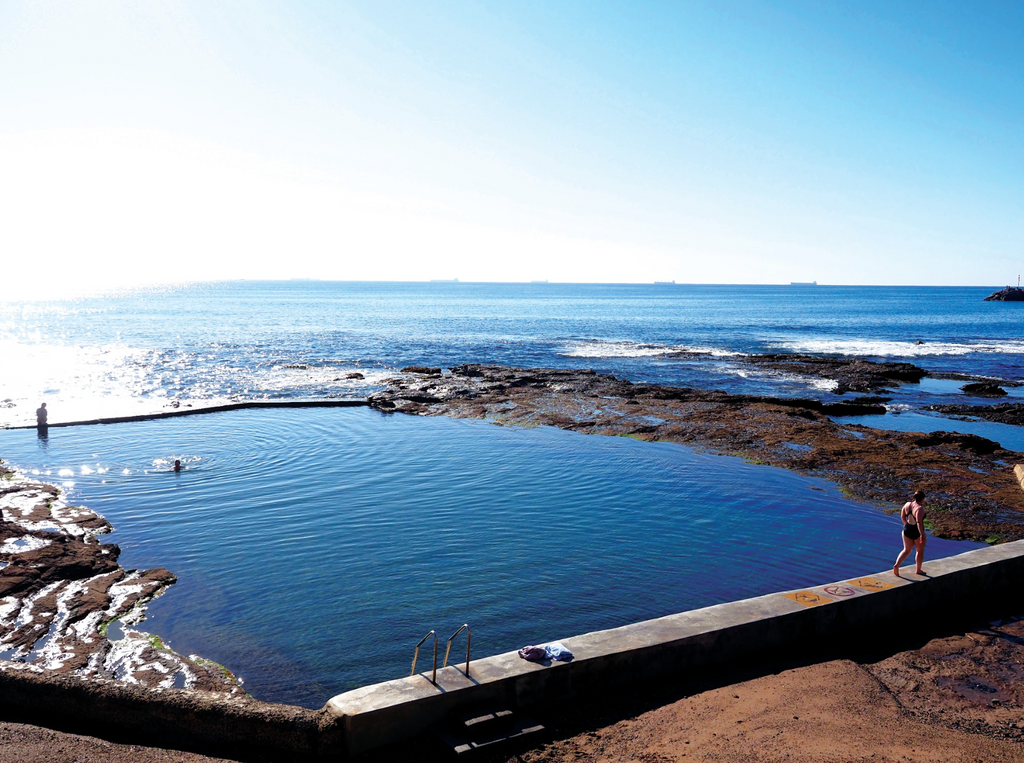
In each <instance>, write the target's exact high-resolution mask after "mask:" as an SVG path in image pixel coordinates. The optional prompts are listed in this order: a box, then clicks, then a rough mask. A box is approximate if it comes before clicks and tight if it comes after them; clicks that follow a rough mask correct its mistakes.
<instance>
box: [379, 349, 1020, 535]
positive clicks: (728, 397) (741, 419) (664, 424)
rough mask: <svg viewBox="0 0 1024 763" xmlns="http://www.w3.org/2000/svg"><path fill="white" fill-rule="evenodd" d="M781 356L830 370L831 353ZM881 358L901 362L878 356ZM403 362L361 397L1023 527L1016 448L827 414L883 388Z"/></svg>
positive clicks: (964, 521) (852, 382)
mask: <svg viewBox="0 0 1024 763" xmlns="http://www.w3.org/2000/svg"><path fill="white" fill-rule="evenodd" d="M764 362H766V363H767V362H781V361H777V360H774V359H773V360H766V361H764ZM786 362H787V363H796V364H804V365H806V366H808V367H809V368H812V369H814V368H818V369H826V368H827V369H829V370H828V373H830V374H831V373H834V371H835V369H834V368H832V367H831V365H830V364H831V363H834V361H831V362H830V363H828V364H826V363H822V364H818V363H811V362H809V361H807V360H806V359H803V358H796V359H794V358H789V359H788V360H787V361H786ZM846 365H847V368H848V369H852V367H853V366H854V365H857V366H862V367H863V369H862V371H863V370H864V369H866V370H868V371H870V373H868V374H866V375H865V374H864V373H863V372H861V373H859V374H852V373H851V375H850V376H849V377H848V379H847V381H846V382H845V385H846V386H847V388H849V389H851V390H863V391H879V390H880V389H884V385H885V384H889V385H891V384H892V383H894V382H895V381H897V380H898V379H899V376H900V375H906V374H910V375H911V376H917V374H918V371H920V369H917V370H914V367H913V366H910V367H909V368H905V367H904V366H907V365H908V364H871V363H870V362H869V361H858V362H857V363H856V364H852V363H849V362H847V363H846ZM888 365H896V366H899V368H893V369H889V368H884V367H883V368H878V366H888ZM403 371H404V372H405V374H404V375H403V376H401V377H394V378H391V379H388V380H387V384H388V386H387V388H386V389H385V390H383V391H381V392H379V393H377V394H374V395H372V396H371V397H370V398H369V401H370V405H372V406H373V407H375V408H377V409H378V410H381V411H384V412H399V411H400V412H403V413H411V414H416V415H424V416H451V417H455V418H479V419H489V420H492V421H494V422H496V423H500V424H508V425H515V426H554V427H558V428H560V429H566V430H572V431H577V432H583V433H588V434H603V435H620V436H628V437H635V438H637V439H641V440H663V441H669V442H678V443H683V444H686V445H690V446H694V447H699V448H704V449H707V450H709V451H711V452H715V453H720V454H724V455H732V456H740V457H742V458H745V459H747V460H750V461H754V462H757V463H763V464H769V465H772V466H780V467H783V468H786V469H791V470H793V471H796V472H799V473H801V474H807V475H810V476H816V477H822V478H825V479H828V480H831V481H834V482H836V483H838V484H839V485H840V486H841V487H842V489H843V490H844V491H846V492H847V493H848V494H849V495H850V496H851V497H853V498H855V499H857V500H861V501H865V502H868V503H871V504H874V505H876V506H878V507H879V508H881V509H883V510H886V511H890V512H892V511H895V510H897V509H898V507H899V506H900V505H902V503H903V502H904V501H905V500H907V496H908V495H910V494H911V493H913V492H914V490H915V489H923V490H925V491H927V492H928V493H929V495H930V498H931V510H930V517H929V523H930V524H931V528H932V532H934V533H935V534H936V535H938V536H939V537H944V538H951V539H972V540H979V541H987V542H993V543H994V542H1002V541H1008V540H1017V539H1020V538H1024V491H1022V490H1021V487H1020V485H1019V484H1018V481H1017V479H1016V478H1015V476H1014V474H1013V466H1014V465H1015V464H1017V463H1021V462H1024V455H1022V454H1020V453H1017V452H1015V451H1009V450H1006V449H1004V448H1002V447H1001V446H1000V445H999V444H998V443H996V442H993V441H991V440H987V439H985V438H983V437H977V436H974V435H966V434H959V433H955V432H934V433H931V434H921V433H913V432H892V431H884V430H879V429H873V428H870V427H864V426H859V425H850V424H839V423H836V422H835V421H833V420H832V419H831V418H830V417H831V416H851V415H857V414H863V413H881V412H884V410H885V409H884V407H882V405H881V402H882V401H883V400H884V398H877V397H867V398H864V397H861V398H857V399H854V400H851V401H849V402H845V401H840V402H835V403H823V402H821V401H818V400H810V399H794V398H775V397H762V396H752V395H735V394H729V393H726V392H717V391H706V390H698V389H689V388H676V387H659V386H652V385H644V384H633V383H632V382H629V381H625V380H622V379H617V378H615V377H613V376H609V375H603V374H597V373H595V372H593V371H569V370H563V369H537V368H531V369H525V368H508V367H503V366H486V365H476V364H465V365H459V366H454V367H452V368H451V369H450V370H449V371H448V372H442V370H441V369H439V368H421V367H417V368H407V369H403ZM823 373H824V371H823ZM921 373H922V374H923V372H921ZM918 378H920V377H918Z"/></svg>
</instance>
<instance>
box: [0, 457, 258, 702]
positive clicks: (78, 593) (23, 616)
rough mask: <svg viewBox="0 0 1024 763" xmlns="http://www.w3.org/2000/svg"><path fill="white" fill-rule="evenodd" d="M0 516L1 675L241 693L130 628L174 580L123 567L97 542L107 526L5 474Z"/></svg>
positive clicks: (50, 490) (209, 669) (36, 485)
mask: <svg viewBox="0 0 1024 763" xmlns="http://www.w3.org/2000/svg"><path fill="white" fill-rule="evenodd" d="M0 512H2V519H3V521H2V522H0V568H2V572H0V657H2V658H3V659H2V660H0V671H9V670H21V671H32V672H43V671H46V672H50V673H58V674H59V673H71V674H75V675H78V676H84V677H89V678H95V679H100V680H112V681H120V682H123V683H128V684H137V685H139V686H142V687H147V688H173V687H177V688H187V689H201V690H205V691H207V692H215V693H220V694H224V695H228V696H232V695H236V694H242V693H243V692H242V689H241V687H240V686H239V685H238V681H237V679H236V678H235V677H234V676H232V675H231V673H230V672H229V671H227V670H226V669H225V668H223V667H221V666H220V665H217V664H216V663H213V662H209V661H206V660H203V659H202V658H200V657H196V656H194V655H193V656H192V657H184V656H182V655H179V654H177V653H175V652H174V651H172V650H170V649H169V648H167V647H166V646H165V645H164V644H163V643H161V641H160V639H159V638H157V637H156V636H153V635H150V634H148V633H145V632H143V631H140V630H138V629H137V628H135V627H133V626H135V625H137V624H138V623H139V622H141V621H142V620H143V618H144V617H145V604H146V602H148V601H150V600H151V599H153V598H154V597H155V596H158V595H160V593H162V592H163V591H164V590H165V589H166V588H167V587H168V586H169V585H171V584H172V583H174V582H175V577H174V575H172V574H171V573H170V572H168V571H167V570H165V569H154V570H126V569H124V568H122V567H121V566H120V564H118V556H119V555H120V551H121V550H120V549H119V548H118V547H117V546H116V545H114V544H104V543H101V542H100V541H99V536H100V535H102V534H104V533H108V532H110V530H111V527H110V524H109V523H108V522H107V521H106V520H105V519H104V518H103V517H101V516H99V515H98V514H96V513H94V512H92V511H90V510H89V509H87V508H84V507H81V506H68V505H67V504H66V503H65V502H64V501H63V500H62V494H61V491H60V489H59V488H57V487H55V486H54V485H48V484H45V483H42V482H38V481H35V480H32V479H27V478H25V477H24V476H22V475H19V474H17V473H15V472H13V471H11V470H10V469H7V468H5V467H2V466H0ZM115 636H116V637H115Z"/></svg>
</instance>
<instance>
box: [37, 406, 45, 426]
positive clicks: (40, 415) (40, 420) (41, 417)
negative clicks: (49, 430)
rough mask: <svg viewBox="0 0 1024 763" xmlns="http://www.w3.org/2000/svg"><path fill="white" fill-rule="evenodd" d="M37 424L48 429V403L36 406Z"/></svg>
mask: <svg viewBox="0 0 1024 763" xmlns="http://www.w3.org/2000/svg"><path fill="white" fill-rule="evenodd" d="M36 426H37V427H39V428H40V429H46V426H47V424H46V403H43V404H42V405H40V406H39V407H38V408H36Z"/></svg>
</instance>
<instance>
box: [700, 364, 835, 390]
mask: <svg viewBox="0 0 1024 763" xmlns="http://www.w3.org/2000/svg"><path fill="white" fill-rule="evenodd" d="M720 370H721V371H722V372H723V373H727V374H732V375H733V376H738V377H740V378H741V379H771V380H772V381H774V382H783V383H789V384H802V385H804V386H807V387H810V388H811V389H816V390H820V391H822V392H834V391H835V390H836V388H837V387H839V382H838V381H836V380H835V379H819V378H817V377H814V376H801V375H799V374H792V373H787V372H785V371H774V370H770V369H766V368H757V367H750V366H746V367H744V366H724V367H723V368H721V369H720Z"/></svg>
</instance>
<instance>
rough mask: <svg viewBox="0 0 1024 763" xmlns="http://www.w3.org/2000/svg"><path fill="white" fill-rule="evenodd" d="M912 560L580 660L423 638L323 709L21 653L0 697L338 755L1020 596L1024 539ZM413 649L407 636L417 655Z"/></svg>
mask: <svg viewBox="0 0 1024 763" xmlns="http://www.w3.org/2000/svg"><path fill="white" fill-rule="evenodd" d="M912 569H913V568H912V567H909V566H908V567H905V568H904V570H903V574H904V577H903V578H896V577H895V576H894V575H893V574H892V571H891V570H886V571H884V572H880V573H876V574H871V575H864V576H861V577H858V578H852V579H849V580H845V581H841V582H838V583H832V584H828V585H822V586H815V587H812V588H807V589H801V590H796V591H785V592H779V593H773V594H768V595H766V596H758V597H756V598H751V599H744V600H740V601H734V602H729V603H727V604H719V605H715V606H712V607H705V608H703V609H697V610H692V611H690V612H683V613H679V614H674V615H668V616H666V617H661V618H657V619H654V620H648V621H645V622H639V623H633V624H631V625H626V626H622V627H620V628H613V629H610V630H604V631H596V632H593V633H587V634H584V635H580V636H573V637H570V638H564V639H562V643H563V644H564V645H565V646H567V647H568V648H569V649H570V650H572V652H573V654H574V655H575V659H574V660H573V661H571V662H556V663H553V664H537V663H531V662H527V661H525V660H522V659H520V658H519V656H518V655H517V654H516V653H515V652H509V653H506V654H499V655H495V656H493V657H485V658H482V659H479V660H475V661H473V662H472V663H471V666H470V676H469V678H467V677H466V675H465V673H464V670H463V669H464V663H462V664H459V665H458V666H457V667H447V668H443V669H439V670H438V672H437V684H436V685H434V684H432V683H431V682H430V680H429V678H430V650H429V649H423V650H421V654H420V663H419V665H420V667H421V668H422V669H423V671H422V672H420V673H418V674H417V675H415V676H411V677H406V678H401V679H397V680H393V681H387V682H384V683H379V684H374V685H371V686H365V687H362V688H359V689H355V690H353V691H350V692H346V693H344V694H340V695H338V696H336V697H333V698H332V699H331V700H330V701H328V703H327V705H326V706H325V707H324V709H323V710H321V711H312V710H305V709H303V708H299V707H291V706H287V705H271V704H268V703H264V702H259V701H257V700H254V699H251V698H243V699H241V700H225V699H222V698H214V697H210V696H207V695H204V694H203V693H202V692H190V691H186V690H164V691H151V690H145V689H141V688H139V687H133V686H126V685H122V684H116V683H112V682H108V683H101V682H97V681H91V680H88V679H82V678H79V677H77V676H71V675H60V676H53V675H47V674H45V673H38V672H31V671H29V670H26V669H17V668H15V667H13V666H6V667H3V669H0V707H3V708H4V710H5V718H6V719H7V720H23V721H26V722H30V723H36V724H40V725H44V726H51V727H56V728H67V729H68V730H75V731H79V732H80V733H89V734H92V735H99V736H106V737H108V738H111V739H115V740H127V741H132V742H135V743H146V744H152V745H157V746H162V747H171V748H176V749H191V750H196V751H200V752H206V753H214V754H217V753H219V754H223V755H228V756H230V757H235V758H238V757H243V758H244V757H248V756H252V755H258V756H261V757H266V756H268V755H269V756H272V757H281V758H283V759H296V758H298V759H327V758H331V759H335V760H336V759H339V758H345V757H351V756H353V755H357V754H359V753H361V752H365V751H367V750H372V749H374V748H377V747H381V746H384V745H388V744H391V743H394V742H398V741H400V740H402V739H405V738H408V737H411V736H414V735H416V734H417V733H419V732H421V731H423V730H425V729H427V728H428V727H430V726H431V725H433V724H434V723H437V722H438V721H440V720H442V719H443V718H444V717H445V716H446V715H447V714H448V713H449V712H450V711H452V710H454V709H456V708H461V707H463V706H467V705H474V704H477V703H481V702H497V703H500V704H502V705H504V706H506V707H508V708H510V709H513V710H516V709H520V708H528V707H530V706H531V705H536V704H538V703H542V702H558V701H572V700H573V699H575V698H583V699H587V698H592V697H593V696H595V695H597V694H598V693H605V694H606V695H607V694H609V693H616V692H622V691H626V690H628V687H630V686H631V685H632V686H643V685H644V684H649V683H652V682H664V681H666V680H669V679H673V678H677V679H678V678H685V677H686V676H688V675H690V674H691V673H696V672H706V671H708V670H713V669H715V668H719V667H723V666H728V665H730V664H732V663H735V662H743V661H748V662H749V661H750V660H753V659H757V658H758V657H759V656H762V655H764V656H770V655H772V654H778V653H779V652H783V651H784V652H788V653H794V652H799V651H800V650H805V649H808V648H813V647H814V646H815V645H817V644H820V643H821V642H822V640H837V641H842V640H845V639H849V638H850V636H851V634H860V635H863V634H869V637H870V638H876V637H877V638H879V639H885V638H887V637H888V636H889V634H890V633H891V629H892V628H895V627H899V626H900V625H901V624H904V623H906V622H908V620H909V619H910V618H911V617H913V616H925V615H926V616H930V617H932V618H933V619H941V617H942V615H943V613H950V612H953V613H955V614H956V616H958V617H959V616H962V615H963V613H964V612H978V613H985V612H986V611H987V612H991V611H993V609H997V608H998V609H1000V610H1002V609H1005V608H1006V602H1007V601H1011V602H1012V601H1018V600H1019V589H1020V587H1021V585H1022V584H1024V541H1016V542H1013V543H1006V544H1003V545H1000V546H993V547H990V548H983V549H979V550H976V551H969V552H966V553H963V554H960V555H958V556H954V557H948V558H946V559H940V560H935V561H931V562H928V563H927V565H926V571H927V572H928V573H929V576H928V577H921V576H917V575H914V574H912ZM1010 597H1012V598H1010ZM870 629H875V630H874V631H872V630H870ZM461 643H463V644H464V643H465V642H461ZM458 650H459V647H457V646H456V647H454V648H453V652H456V651H458ZM441 651H442V652H443V646H442V649H441ZM411 652H412V650H411V645H410V659H411V657H412V654H411Z"/></svg>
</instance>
